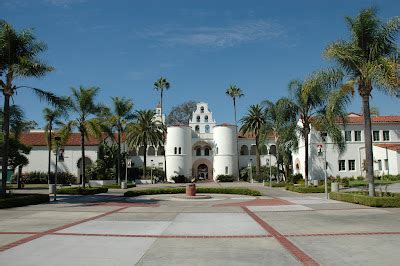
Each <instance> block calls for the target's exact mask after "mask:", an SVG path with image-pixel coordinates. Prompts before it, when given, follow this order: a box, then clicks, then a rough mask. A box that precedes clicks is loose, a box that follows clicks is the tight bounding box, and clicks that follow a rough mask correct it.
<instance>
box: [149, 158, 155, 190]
mask: <svg viewBox="0 0 400 266" xmlns="http://www.w3.org/2000/svg"><path fill="white" fill-rule="evenodd" d="M153 167H154V163H153V160H151V168H150V179H151V183H152V184H154V183H153Z"/></svg>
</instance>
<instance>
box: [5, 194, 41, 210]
mask: <svg viewBox="0 0 400 266" xmlns="http://www.w3.org/2000/svg"><path fill="white" fill-rule="evenodd" d="M46 202H49V195H48V194H13V195H7V196H6V197H5V198H0V209H4V208H13V207H21V206H26V205H35V204H41V203H46Z"/></svg>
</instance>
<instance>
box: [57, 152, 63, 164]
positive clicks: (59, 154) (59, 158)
mask: <svg viewBox="0 0 400 266" xmlns="http://www.w3.org/2000/svg"><path fill="white" fill-rule="evenodd" d="M58 161H59V162H64V149H60V150H59V151H58Z"/></svg>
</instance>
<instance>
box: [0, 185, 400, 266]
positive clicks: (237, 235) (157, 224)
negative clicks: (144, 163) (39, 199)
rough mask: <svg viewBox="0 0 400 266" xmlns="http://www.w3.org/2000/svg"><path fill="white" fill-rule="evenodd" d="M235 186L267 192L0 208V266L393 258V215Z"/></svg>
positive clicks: (399, 219)
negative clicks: (206, 198)
mask: <svg viewBox="0 0 400 266" xmlns="http://www.w3.org/2000/svg"><path fill="white" fill-rule="evenodd" d="M205 185H206V186H217V185H218V184H217V185H216V184H205ZM223 186H238V184H237V183H234V184H223ZM241 186H248V187H252V188H255V189H258V190H260V191H262V192H263V194H264V195H265V196H261V197H250V196H242V195H213V198H212V199H208V200H199V201H193V200H192V201H190V200H182V199H176V198H174V196H173V195H153V196H141V197H136V198H128V199H124V198H123V197H121V192H120V191H118V190H115V191H114V190H112V191H110V192H109V193H107V194H102V195H96V196H63V197H61V198H60V200H59V201H58V202H57V203H50V204H42V205H36V206H27V207H20V208H13V209H5V210H0V265H135V264H137V265H266V264H269V265H298V264H303V265H319V264H320V265H351V264H357V265H378V264H379V265H397V264H398V261H399V260H400V253H399V252H397V249H398V245H399V243H400V210H398V209H377V208H369V207H364V206H359V205H354V204H348V203H342V202H336V201H333V200H325V199H323V195H300V194H297V193H292V192H287V191H285V190H283V189H279V188H274V189H270V188H267V187H262V186H260V185H259V184H241ZM140 188H141V187H139V188H138V189H140Z"/></svg>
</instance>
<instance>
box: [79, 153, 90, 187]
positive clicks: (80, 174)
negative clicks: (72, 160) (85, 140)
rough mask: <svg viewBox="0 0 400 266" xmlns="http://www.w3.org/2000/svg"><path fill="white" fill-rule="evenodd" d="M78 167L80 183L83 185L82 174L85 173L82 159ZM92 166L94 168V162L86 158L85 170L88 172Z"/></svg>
mask: <svg viewBox="0 0 400 266" xmlns="http://www.w3.org/2000/svg"><path fill="white" fill-rule="evenodd" d="M76 166H77V167H78V178H79V183H82V172H83V170H82V158H80V159H79V160H78V162H77V165H76ZM90 166H92V160H90V158H88V157H85V169H86V171H87V169H89V168H90ZM86 180H87V177H86Z"/></svg>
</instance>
